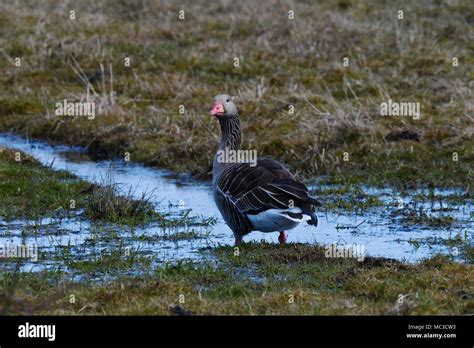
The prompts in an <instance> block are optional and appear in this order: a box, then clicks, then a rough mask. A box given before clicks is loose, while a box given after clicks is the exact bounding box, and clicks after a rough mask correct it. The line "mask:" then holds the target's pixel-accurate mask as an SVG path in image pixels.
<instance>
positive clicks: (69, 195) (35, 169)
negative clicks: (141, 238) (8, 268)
mask: <svg viewBox="0 0 474 348" xmlns="http://www.w3.org/2000/svg"><path fill="white" fill-rule="evenodd" d="M0 178H1V183H0V216H1V217H2V218H3V219H6V220H13V219H29V220H37V219H39V218H42V217H48V216H49V217H58V218H62V217H69V216H75V215H84V216H85V217H87V218H89V219H91V220H93V221H106V222H114V223H122V224H128V225H136V224H138V223H146V222H151V221H152V220H159V221H161V222H162V223H161V224H162V225H163V226H164V225H165V224H168V225H169V224H171V223H173V222H174V221H175V220H178V221H181V223H184V222H185V220H186V219H183V218H180V219H167V218H166V217H165V215H163V214H159V213H158V212H155V210H154V207H153V205H152V204H151V203H150V195H148V194H145V195H143V196H142V197H141V198H138V199H136V198H134V197H133V192H132V191H131V190H130V191H129V192H125V193H124V192H122V191H121V190H120V189H119V188H118V186H117V184H115V183H114V182H113V178H112V177H111V176H109V177H107V178H106V180H105V181H104V183H103V185H93V184H90V183H88V182H86V181H84V180H81V179H80V178H78V177H77V176H75V175H73V174H71V173H69V172H67V171H55V170H52V169H50V168H48V167H45V166H43V165H41V164H40V163H39V162H38V161H37V160H36V159H34V158H32V157H31V156H29V155H27V154H26V153H24V152H22V151H20V150H17V149H11V148H0ZM189 221H190V220H189ZM175 224H176V223H175Z"/></svg>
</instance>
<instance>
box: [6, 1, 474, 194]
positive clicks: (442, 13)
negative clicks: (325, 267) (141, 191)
mask: <svg viewBox="0 0 474 348" xmlns="http://www.w3.org/2000/svg"><path fill="white" fill-rule="evenodd" d="M343 4H344V5H343V6H339V5H338V6H335V4H334V2H333V1H321V2H299V3H295V4H292V5H291V7H294V8H293V9H294V10H295V13H296V18H295V20H293V21H291V20H288V19H287V11H288V8H287V7H288V6H285V5H284V4H283V3H276V4H270V3H261V4H260V3H259V4H253V3H246V2H242V3H239V4H232V6H230V5H224V4H221V3H212V2H203V3H195V2H185V3H183V4H181V5H179V4H172V3H167V2H161V1H158V2H153V3H148V4H147V5H146V6H147V8H144V7H143V6H144V5H143V3H142V2H139V1H136V2H135V1H132V2H127V4H125V3H124V4H116V3H115V2H113V3H112V2H110V1H104V2H101V3H100V4H91V3H89V2H86V1H79V2H78V3H77V4H76V7H77V12H78V16H77V18H76V20H75V21H70V20H69V19H67V17H66V16H65V14H64V11H63V10H62V9H61V8H59V7H58V6H57V5H56V3H55V2H53V1H45V2H43V3H42V5H41V6H34V5H32V4H30V3H29V2H24V3H22V4H21V5H20V4H18V3H12V2H6V3H2V5H0V9H1V11H0V12H1V13H2V14H4V18H5V19H6V20H5V21H3V23H4V24H3V25H2V26H1V27H0V30H1V33H2V35H1V36H0V46H1V47H3V48H4V50H5V54H6V57H7V58H8V59H7V61H6V64H4V66H3V67H2V69H3V70H2V74H0V86H1V87H2V96H0V131H1V130H3V131H6V130H12V131H15V132H17V133H20V134H24V135H26V134H28V135H29V136H30V137H37V138H43V139H47V140H49V141H52V142H60V143H66V144H73V145H82V146H87V148H88V150H89V151H90V152H91V153H92V154H94V155H96V156H103V157H109V156H113V155H115V156H120V157H123V156H124V153H125V152H130V154H131V160H132V161H140V162H144V163H146V164H149V165H154V166H160V167H166V168H169V169H171V170H174V171H180V172H190V173H192V174H194V175H196V176H197V177H200V178H208V177H209V174H208V173H209V169H210V166H211V163H212V162H211V161H212V156H213V154H214V152H215V150H216V148H217V144H218V137H219V129H218V125H217V122H215V120H214V119H212V118H211V117H210V116H208V111H209V107H210V102H211V98H212V96H214V95H215V94H218V93H222V92H227V93H229V94H233V95H237V96H238V98H237V104H238V108H239V110H240V114H241V117H242V121H243V131H244V147H246V148H251V149H256V150H257V151H258V154H259V155H261V156H270V157H272V158H275V159H277V160H280V161H282V162H283V163H285V164H287V165H288V166H289V167H290V168H291V169H292V170H293V171H295V172H298V175H299V176H300V177H301V178H306V179H310V178H313V177H314V176H321V175H324V176H325V178H326V180H327V182H330V183H343V184H349V183H356V184H360V183H363V184H370V185H377V186H383V185H387V184H388V185H396V186H398V187H401V188H413V187H417V186H431V187H449V186H455V187H461V188H467V189H468V190H469V192H472V187H468V185H467V183H469V182H472V179H473V172H472V167H473V161H474V155H473V154H474V139H473V137H472V136H471V133H472V129H471V128H472V127H471V125H472V116H471V114H472V107H471V106H470V100H472V89H471V88H469V81H470V80H472V77H473V74H472V71H474V69H473V65H474V60H473V58H472V57H473V56H474V55H473V48H474V47H473V46H472V43H471V42H470V41H469V40H468V38H469V35H468V34H469V33H470V32H471V31H472V28H471V26H470V25H469V21H470V18H471V17H472V14H471V13H472V11H471V6H470V3H469V1H468V0H465V1H457V2H455V3H454V2H449V3H448V2H438V1H434V0H423V1H419V2H410V3H407V2H401V1H400V2H394V3H393V2H380V3H374V2H370V1H357V2H356V1H345V2H343ZM181 7H184V8H186V20H184V21H179V20H178V17H177V13H178V11H179V10H180V9H181ZM399 9H403V10H404V12H405V14H406V16H405V17H406V18H405V19H404V20H403V21H398V20H397V19H396V14H397V11H398V10H399ZM230 14H232V17H228V16H230ZM470 16H471V17H470ZM10 18H15V21H11V20H9V19H10ZM40 19H41V20H44V21H43V22H41V23H43V24H42V26H41V28H40V29H37V28H36V25H37V23H38V21H39V20H40ZM210 38H212V40H211V39H210ZM256 43H257V44H256ZM16 56H21V58H22V62H23V65H22V67H21V68H15V67H13V66H12V62H13V59H14V58H15V57H16ZM453 56H456V57H458V59H459V66H457V67H453V65H452V58H453ZM124 57H130V58H131V62H132V66H131V67H128V68H127V67H125V66H124V64H123V58H124ZM234 57H239V58H240V63H241V64H240V66H239V67H238V68H235V67H234V66H233V59H234ZM343 57H348V58H349V59H350V66H349V67H343V65H342V58H343ZM76 62H77V64H76ZM100 64H102V65H103V67H104V75H101V74H97V72H100V71H101V69H100ZM110 65H112V67H113V69H112V72H111V71H110ZM73 67H74V68H75V69H79V67H80V68H81V69H82V71H84V75H85V76H86V78H90V77H92V76H96V77H97V76H98V78H95V79H93V80H92V82H91V85H92V87H93V88H94V90H95V91H96V94H94V93H89V95H90V97H91V100H93V101H95V102H96V103H97V105H99V104H100V105H102V107H103V113H102V114H101V115H98V116H97V117H96V118H95V120H93V121H90V120H86V119H84V118H78V117H76V118H62V117H56V116H54V103H55V102H57V101H60V100H63V99H64V98H68V99H70V100H79V99H81V98H84V97H85V95H86V85H85V84H84V83H83V82H82V81H81V79H80V78H79V76H77V74H76V73H75V72H74V70H73ZM110 76H113V84H112V85H111V83H110V82H111V78H110ZM104 86H105V88H104ZM112 90H113V91H112ZM25 91H30V92H28V94H26V93H25ZM112 92H114V93H115V94H114V93H112ZM112 94H114V98H113V100H112V98H111V97H110V96H111V95H112ZM388 98H391V99H392V100H394V101H411V102H420V103H421V105H422V109H421V112H422V116H421V119H420V120H412V119H411V118H408V117H381V116H380V114H379V107H380V103H381V102H384V101H386V100H387V99H388ZM179 105H184V106H185V108H186V111H185V113H184V114H180V113H179ZM289 105H293V106H294V107H295V113H294V114H289V113H288V107H289ZM403 132H408V133H413V134H416V139H417V140H406V139H405V140H404V139H403V138H400V137H398V138H397V136H394V134H395V135H396V134H403ZM454 152H455V153H457V156H458V161H453V153H454ZM344 153H347V154H348V158H347V160H345V154H344Z"/></svg>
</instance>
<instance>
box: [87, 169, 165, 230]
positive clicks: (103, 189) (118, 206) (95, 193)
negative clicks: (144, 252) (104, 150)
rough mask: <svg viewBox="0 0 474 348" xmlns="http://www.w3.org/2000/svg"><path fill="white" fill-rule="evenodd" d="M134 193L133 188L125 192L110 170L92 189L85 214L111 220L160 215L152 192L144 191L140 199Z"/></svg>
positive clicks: (147, 217)
mask: <svg viewBox="0 0 474 348" xmlns="http://www.w3.org/2000/svg"><path fill="white" fill-rule="evenodd" d="M134 194H135V192H134V190H133V188H129V190H128V191H127V192H123V190H121V188H120V187H119V185H118V184H117V183H116V182H115V181H114V178H113V174H112V172H111V171H110V172H108V173H107V176H106V177H105V178H103V182H102V184H101V185H99V186H95V187H94V188H93V189H92V192H91V194H90V197H89V202H88V204H87V207H86V209H85V215H86V216H87V217H88V218H89V219H91V220H106V221H111V222H121V221H122V222H123V221H124V220H125V221H126V222H128V223H135V222H143V221H151V220H152V219H153V217H156V216H157V215H158V214H156V213H155V210H154V206H153V204H152V203H151V202H150V200H151V198H152V194H151V193H150V194H147V193H143V194H142V196H141V197H140V198H139V199H135V198H134Z"/></svg>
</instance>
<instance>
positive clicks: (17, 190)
mask: <svg viewBox="0 0 474 348" xmlns="http://www.w3.org/2000/svg"><path fill="white" fill-rule="evenodd" d="M91 190H92V185H91V184H89V183H87V182H85V181H82V180H79V179H78V178H77V177H75V176H74V175H72V174H70V173H68V172H66V171H53V170H50V169H48V168H46V167H43V166H42V165H40V164H39V163H38V162H37V161H36V160H35V159H34V158H32V157H30V156H28V155H27V154H25V153H24V152H21V151H19V150H15V149H9V148H0V216H1V217H2V218H6V219H18V218H27V219H32V220H34V219H37V218H40V217H43V216H61V215H62V216H67V215H68V214H69V213H71V212H77V211H78V210H79V209H81V207H84V206H85V205H86V204H87V198H88V195H89V194H90V192H91Z"/></svg>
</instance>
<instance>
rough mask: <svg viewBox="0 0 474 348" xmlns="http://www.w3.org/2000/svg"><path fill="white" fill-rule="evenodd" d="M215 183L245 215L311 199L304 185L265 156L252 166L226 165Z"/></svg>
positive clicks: (302, 202) (299, 203)
mask: <svg viewBox="0 0 474 348" xmlns="http://www.w3.org/2000/svg"><path fill="white" fill-rule="evenodd" d="M217 185H218V188H219V190H220V191H221V192H222V193H223V194H224V195H226V196H227V197H228V198H229V199H230V200H232V202H233V203H234V205H235V207H236V208H237V209H238V210H239V212H240V213H244V214H257V213H259V212H261V211H264V210H268V209H272V208H277V209H286V208H293V207H298V206H301V205H302V204H306V203H308V202H309V201H310V199H311V198H310V197H309V196H308V188H307V187H306V186H305V185H303V184H302V183H300V182H298V181H296V180H295V179H294V177H293V176H292V175H291V173H290V172H289V171H288V170H287V169H286V168H285V167H283V166H282V165H281V164H280V163H278V162H276V161H274V160H271V159H267V158H261V159H258V161H257V165H256V166H254V167H252V166H250V165H249V164H248V163H239V164H234V165H231V166H228V167H227V168H226V169H225V170H224V171H223V172H222V174H221V175H220V177H219V180H218V183H217Z"/></svg>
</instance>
